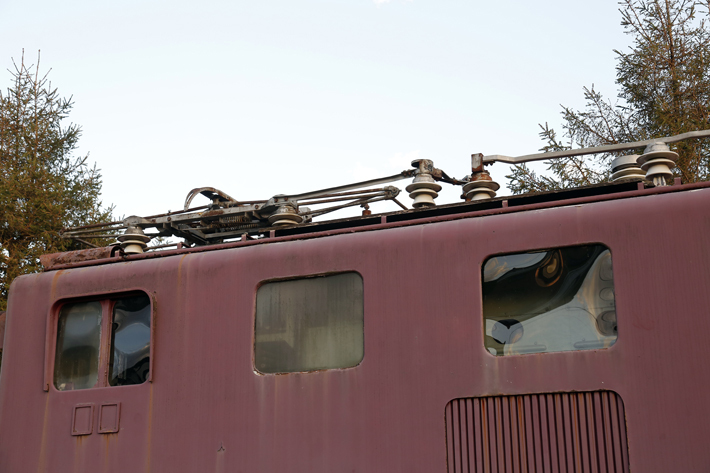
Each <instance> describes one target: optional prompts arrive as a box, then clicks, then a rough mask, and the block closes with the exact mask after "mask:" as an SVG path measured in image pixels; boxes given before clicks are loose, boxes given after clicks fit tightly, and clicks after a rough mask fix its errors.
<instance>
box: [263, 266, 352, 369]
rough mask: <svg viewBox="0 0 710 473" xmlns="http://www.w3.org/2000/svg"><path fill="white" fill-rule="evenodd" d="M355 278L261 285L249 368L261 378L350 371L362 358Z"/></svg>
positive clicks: (347, 275) (336, 276) (349, 275)
mask: <svg viewBox="0 0 710 473" xmlns="http://www.w3.org/2000/svg"><path fill="white" fill-rule="evenodd" d="M363 304H364V302H363V285H362V277H361V276H360V275H359V274H357V273H341V274H334V275H328V276H317V277H308V278H303V279H293V280H288V281H274V282H268V283H266V284H263V285H262V286H260V287H259V289H258V290H257V293H256V323H255V334H254V338H255V343H254V363H255V365H256V369H257V370H259V371H260V372H262V373H293V372H300V371H315V370H324V369H334V368H350V367H353V366H356V365H357V364H358V363H360V362H361V361H362V358H363V354H364V335H363V334H364V327H363Z"/></svg>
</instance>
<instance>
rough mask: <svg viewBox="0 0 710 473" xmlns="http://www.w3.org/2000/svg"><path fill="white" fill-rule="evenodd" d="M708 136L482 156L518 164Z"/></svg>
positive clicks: (709, 133) (687, 135) (686, 135)
mask: <svg viewBox="0 0 710 473" xmlns="http://www.w3.org/2000/svg"><path fill="white" fill-rule="evenodd" d="M708 137H710V130H701V131H689V132H688V133H682V134H680V135H675V136H667V137H665V138H653V139H650V140H644V141H634V142H633V143H618V144H614V145H605V146H596V147H594V148H582V149H565V150H562V151H552V152H550V153H537V154H526V155H525V156H517V157H510V156H503V155H500V154H491V155H489V156H484V157H483V163H484V164H491V163H496V162H500V163H508V164H520V163H527V162H530V161H542V160H544V159H555V158H569V157H571V156H582V155H585V154H599V153H612V152H614V151H628V150H631V149H637V148H643V147H644V146H648V145H652V144H654V143H664V144H669V143H676V142H678V141H683V140H688V139H692V138H708Z"/></svg>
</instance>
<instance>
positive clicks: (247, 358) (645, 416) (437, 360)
mask: <svg viewBox="0 0 710 473" xmlns="http://www.w3.org/2000/svg"><path fill="white" fill-rule="evenodd" d="M626 197H628V198H618V196H617V197H616V198H613V197H609V196H604V197H603V198H598V199H596V200H595V199H593V198H589V199H587V200H585V201H583V202H578V201H577V202H571V201H565V202H563V203H561V204H560V203H558V204H557V205H550V204H547V205H546V206H544V208H542V207H541V208H528V209H524V210H520V209H518V211H515V212H498V213H497V214H493V215H483V216H481V215H479V216H461V215H457V216H453V217H449V218H438V219H431V220H429V221H428V223H427V224H421V222H419V223H417V222H407V224H406V225H395V224H387V226H384V225H383V228H376V229H375V228H373V229H368V231H357V232H348V231H340V232H338V233H337V234H332V235H327V234H322V235H316V236H319V237H318V238H313V235H310V236H308V237H303V238H305V239H302V238H298V237H292V238H289V239H282V240H281V241H278V240H276V241H273V242H268V243H267V242H260V243H258V244H250V243H251V242H245V244H243V245H241V246H233V247H221V248H215V249H213V250H212V251H200V252H195V251H188V252H183V253H182V254H181V253H180V252H177V253H175V254H173V255H170V254H168V255H162V256H160V257H141V258H135V259H133V258H131V259H129V260H127V261H124V262H113V263H111V264H103V265H95V266H84V267H74V268H70V269H66V270H64V271H61V272H48V273H44V274H36V275H30V276H23V277H21V278H19V279H18V280H17V281H16V282H15V283H14V284H13V285H12V288H11V293H10V305H9V310H8V318H7V327H6V339H5V347H4V348H5V352H4V360H3V367H2V382H0V471H2V472H5V471H8V472H15V471H18V472H20V471H38V472H52V473H55V472H97V471H98V472H117V473H118V472H127V471H130V472H134V471H135V472H139V471H143V472H154V473H155V472H170V473H174V472H186V473H189V472H210V471H214V472H217V471H225V472H227V471H229V472H238V471H244V472H259V471H262V472H273V471H289V472H315V471H323V472H335V471H338V472H340V471H344V472H345V471H348V472H349V471H359V472H373V471H388V472H413V471H426V472H432V471H441V472H445V471H446V470H447V443H446V422H445V410H446V406H447V404H448V403H449V402H450V401H451V400H453V399H462V398H480V397H489V396H517V395H525V394H529V393H572V392H594V391H613V392H616V393H618V395H619V396H620V398H621V400H623V405H624V408H625V411H624V412H625V418H626V424H627V437H628V459H629V465H630V468H631V471H641V472H666V471H708V470H710V449H708V448H707V446H706V443H707V438H710V409H708V408H707V407H706V402H705V400H706V397H707V396H706V393H707V392H708V389H709V388H710V372H709V371H708V369H707V363H706V360H707V359H708V356H709V355H710V346H709V345H708V344H707V343H706V341H705V338H706V334H708V333H710V318H709V317H707V308H708V307H710V291H708V290H707V288H708V287H710V188H706V187H697V186H696V187H694V188H690V189H688V188H686V190H683V188H681V189H675V190H674V191H672V192H670V191H668V192H665V191H664V192H655V193H648V194H643V193H639V194H634V196H633V197H630V196H626ZM586 243H602V244H604V245H606V246H607V247H609V248H610V249H611V253H612V258H613V265H614V284H615V292H616V309H617V315H618V328H619V338H618V340H617V342H616V343H615V344H614V345H613V346H612V347H611V348H608V349H604V350H589V351H580V352H560V353H547V354H536V355H522V356H508V357H495V356H492V355H490V354H489V353H488V352H486V351H485V349H484V347H483V323H482V316H481V280H480V274H481V264H482V262H483V261H484V260H485V259H486V258H487V257H489V256H490V255H493V254H501V253H515V252H523V251H529V250H534V249H543V248H550V247H558V246H568V245H577V244H586ZM89 263H94V262H89ZM86 264H88V263H86ZM341 271H356V272H358V273H360V274H361V275H362V277H363V283H364V294H365V296H364V297H365V355H364V359H363V361H362V363H361V364H360V365H358V366H357V367H354V368H349V369H343V370H326V371H318V372H312V373H294V374H288V375H262V374H258V373H256V372H255V370H254V366H253V343H254V342H253V337H254V334H253V332H254V303H255V294H256V289H257V287H258V285H259V284H260V283H261V282H263V281H266V280H270V279H279V278H288V277H294V276H303V275H310V274H324V273H329V272H341ZM130 290H142V291H145V292H146V293H147V294H149V295H150V296H151V298H152V299H153V301H154V321H155V324H154V326H153V343H152V354H151V360H152V362H153V365H152V378H153V379H152V382H147V383H145V384H142V385H137V386H119V387H107V388H96V389H87V390H80V391H64V392H59V391H57V390H56V389H55V388H54V387H53V386H49V388H48V391H44V389H43V379H44V378H45V375H46V372H47V371H46V370H49V373H50V374H51V370H52V359H53V356H54V355H53V350H54V346H53V334H52V333H51V332H52V330H55V328H54V327H55V326H54V325H53V324H52V323H49V322H48V321H49V320H52V319H50V318H51V317H55V316H56V313H55V312H53V310H55V309H54V308H56V307H57V303H58V302H60V301H63V300H71V299H74V298H79V297H86V296H105V295H107V294H111V293H118V292H125V291H130ZM48 330H49V331H50V333H49V336H48V335H47V331H48ZM47 340H49V343H48V342H47ZM46 345H48V346H46ZM45 353H47V354H48V356H47V359H48V360H49V361H48V362H47V363H46V362H45ZM85 403H93V404H95V405H96V406H100V405H101V404H102V403H121V418H120V430H119V432H118V433H114V434H100V433H98V427H97V425H98V424H96V423H97V422H98V419H96V418H95V419H94V422H95V424H94V428H93V433H92V434H90V435H84V436H72V435H71V431H70V430H71V414H72V411H73V408H74V406H76V405H77V404H85Z"/></svg>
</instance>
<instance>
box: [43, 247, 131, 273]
mask: <svg viewBox="0 0 710 473" xmlns="http://www.w3.org/2000/svg"><path fill="white" fill-rule="evenodd" d="M118 250H119V248H118V247H116V246H102V247H99V248H88V249H86V250H76V251H65V252H63V253H50V254H47V255H42V256H40V257H39V262H40V263H41V264H42V267H43V268H44V270H45V271H49V270H51V269H55V268H56V267H60V266H65V265H72V264H80V263H84V262H86V261H95V260H102V259H106V258H111V257H112V256H114V255H115V253H116V251H118Z"/></svg>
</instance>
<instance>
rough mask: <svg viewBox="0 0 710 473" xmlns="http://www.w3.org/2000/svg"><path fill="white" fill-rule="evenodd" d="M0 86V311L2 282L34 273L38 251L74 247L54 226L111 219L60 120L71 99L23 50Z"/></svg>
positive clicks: (74, 132) (91, 171)
mask: <svg viewBox="0 0 710 473" xmlns="http://www.w3.org/2000/svg"><path fill="white" fill-rule="evenodd" d="M14 65H15V69H14V71H11V74H12V78H13V83H12V86H11V87H10V88H8V89H7V91H6V93H3V92H2V91H0V170H1V171H2V173H1V175H0V310H4V309H5V308H6V305H7V295H8V289H9V286H10V283H11V282H12V280H13V279H14V278H15V277H17V276H19V275H20V274H26V273H30V272H34V271H37V270H39V268H40V265H39V256H40V255H41V254H45V253H53V252H58V251H65V250H71V249H77V248H78V247H76V242H74V241H71V240H63V239H62V238H61V237H60V235H59V231H60V230H61V229H62V228H64V227H67V226H77V225H84V224H88V223H94V222H97V221H108V220H110V219H111V213H112V210H113V208H112V207H109V208H102V206H101V201H100V193H101V174H100V173H99V170H98V169H97V168H96V166H95V165H94V166H92V167H90V166H89V165H88V156H76V155H75V150H76V148H77V143H78V140H79V137H80V136H81V128H80V127H79V126H78V125H76V124H74V123H67V118H68V115H69V112H70V111H71V109H72V104H73V103H72V99H71V98H69V99H66V98H61V97H60V96H59V94H58V92H57V89H56V88H52V85H51V83H50V82H49V81H48V79H47V75H46V74H45V75H43V76H41V75H40V72H39V56H38V64H37V66H32V65H30V66H27V65H25V61H24V54H23V57H22V60H21V62H20V64H19V65H18V64H16V63H14Z"/></svg>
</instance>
